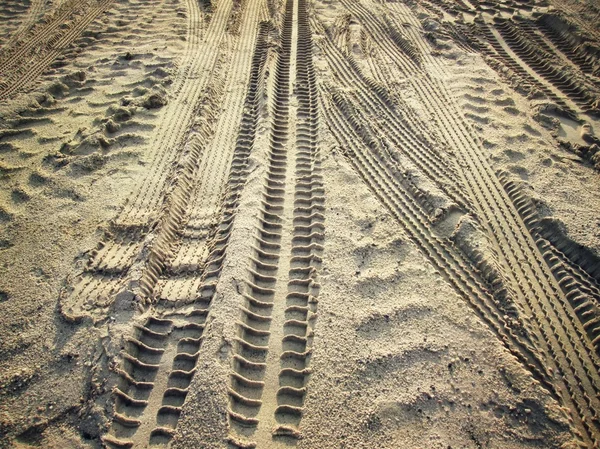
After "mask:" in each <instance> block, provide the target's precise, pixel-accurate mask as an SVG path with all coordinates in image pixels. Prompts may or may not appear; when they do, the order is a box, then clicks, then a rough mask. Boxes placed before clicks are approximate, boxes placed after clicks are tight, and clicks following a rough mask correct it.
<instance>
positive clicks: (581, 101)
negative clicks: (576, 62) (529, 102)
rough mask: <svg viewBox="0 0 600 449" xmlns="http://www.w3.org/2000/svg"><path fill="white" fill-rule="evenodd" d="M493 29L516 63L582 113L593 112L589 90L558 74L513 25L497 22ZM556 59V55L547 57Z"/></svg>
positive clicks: (593, 99) (507, 21) (509, 22)
mask: <svg viewBox="0 0 600 449" xmlns="http://www.w3.org/2000/svg"><path fill="white" fill-rule="evenodd" d="M494 28H495V29H496V30H497V31H498V32H499V34H500V35H501V36H502V39H503V40H504V42H505V43H506V44H507V45H508V47H509V48H510V49H511V50H512V51H513V52H514V54H515V55H516V56H517V57H518V60H517V62H519V60H520V61H522V63H524V64H526V65H527V66H529V67H531V68H532V69H533V71H534V72H535V73H536V74H538V77H541V78H543V80H544V81H545V82H546V83H548V84H549V85H551V86H552V87H553V88H556V89H558V90H559V91H560V92H561V93H562V95H564V96H566V97H568V98H569V99H570V100H571V101H573V102H574V103H575V104H576V105H578V106H579V107H580V108H581V111H583V112H593V111H594V103H595V102H597V101H598V99H597V98H595V97H594V96H593V95H591V93H590V92H589V90H587V89H584V88H583V87H582V86H581V85H580V83H578V82H577V79H576V78H575V79H573V77H572V76H570V75H569V74H564V73H560V72H559V71H558V70H557V68H556V67H554V66H552V65H550V64H549V59H550V58H549V57H547V58H544V57H543V55H542V54H541V52H540V50H539V48H536V47H535V46H533V45H532V44H531V43H530V42H529V41H528V40H527V39H526V38H525V37H524V36H523V35H522V34H521V33H520V32H519V30H518V29H517V28H516V26H515V24H514V23H513V22H511V21H509V20H497V21H496V23H495V25H494ZM549 56H550V57H552V58H556V57H557V55H554V54H551V55H549Z"/></svg>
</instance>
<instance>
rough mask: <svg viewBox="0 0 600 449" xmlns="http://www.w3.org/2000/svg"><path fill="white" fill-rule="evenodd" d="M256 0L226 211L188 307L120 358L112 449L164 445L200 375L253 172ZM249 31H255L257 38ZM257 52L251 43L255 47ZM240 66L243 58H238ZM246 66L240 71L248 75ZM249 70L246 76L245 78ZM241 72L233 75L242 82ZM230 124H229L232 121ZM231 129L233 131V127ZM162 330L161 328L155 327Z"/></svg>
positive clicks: (248, 18) (258, 69)
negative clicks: (212, 308) (212, 311)
mask: <svg viewBox="0 0 600 449" xmlns="http://www.w3.org/2000/svg"><path fill="white" fill-rule="evenodd" d="M256 3H258V2H249V4H248V5H247V8H248V13H245V14H244V15H243V16H244V17H243V19H241V20H242V24H241V28H242V31H241V33H240V35H241V37H240V39H241V40H243V48H239V49H238V52H239V56H240V57H246V56H247V54H248V53H251V54H253V57H252V59H251V68H250V70H249V73H250V80H249V85H248V91H247V94H246V96H245V101H244V102H243V103H244V106H245V109H244V113H243V114H242V112H241V111H240V110H237V109H235V110H234V111H230V113H231V114H235V113H236V112H239V115H238V119H239V118H240V116H241V124H240V127H239V132H238V138H237V143H236V144H235V146H234V149H233V158H232V162H231V166H230V173H229V178H228V181H227V183H226V186H225V194H224V202H223V209H222V211H221V213H220V220H219V224H218V225H217V227H216V228H215V229H214V231H213V232H212V233H211V234H212V236H211V237H210V239H209V240H210V242H211V243H210V245H209V246H208V256H207V257H206V259H205V260H203V261H201V262H200V261H199V262H197V264H198V265H200V266H201V267H202V268H201V269H200V268H198V269H197V270H196V272H195V275H196V276H197V277H198V278H199V287H198V288H197V290H196V291H195V295H194V298H193V299H189V300H188V301H186V302H188V303H189V304H190V305H188V306H186V305H185V302H180V303H178V304H177V308H176V309H175V310H173V311H170V312H164V311H163V313H161V314H158V315H156V316H150V317H149V318H147V319H146V321H145V324H144V325H142V326H137V328H136V329H137V331H136V338H131V339H128V344H129V345H130V346H129V347H128V348H127V349H126V350H125V352H124V354H123V365H122V367H121V368H119V369H118V370H117V374H118V375H119V376H120V382H119V384H118V385H117V387H116V388H115V390H114V400H115V411H114V418H113V423H112V426H111V428H110V431H109V433H108V434H107V435H105V436H104V438H103V441H104V443H105V444H106V445H108V446H109V447H115V448H128V447H138V446H139V447H145V446H146V445H147V444H151V445H153V446H156V445H163V446H164V445H166V444H168V443H169V441H170V440H171V438H172V436H173V434H174V431H175V429H176V427H177V423H178V421H179V417H180V415H181V412H182V407H183V405H184V402H185V400H186V397H187V394H188V392H189V386H190V383H191V381H192V378H193V376H194V373H195V371H196V365H197V363H198V357H199V350H200V345H201V342H202V337H203V331H204V323H205V322H206V319H207V316H208V313H209V310H210V305H211V303H212V300H213V297H214V294H215V292H216V283H217V281H218V279H219V276H220V273H221V270H222V267H223V262H224V260H225V256H226V251H227V246H228V242H229V238H230V236H231V231H232V226H233V221H234V218H235V215H236V211H237V207H238V204H239V198H240V191H241V189H242V187H243V186H244V184H245V182H246V177H247V175H248V159H249V156H250V153H251V150H252V147H253V143H254V137H255V134H256V125H257V121H258V112H259V100H260V96H261V95H262V92H263V82H262V80H263V77H264V66H265V61H266V55H267V52H266V50H267V47H266V39H267V34H268V31H269V25H268V23H266V22H262V23H261V25H260V29H259V30H258V32H256V28H257V27H258V20H257V18H258V17H257V15H258V6H257V4H256ZM252 34H256V37H255V38H253V37H252ZM254 45H255V50H254V52H252V51H251V50H249V49H248V48H246V46H254ZM238 62H239V61H238ZM244 66H245V65H244V63H240V67H239V68H238V69H239V70H240V71H241V73H243V71H244V69H245V67H244ZM247 73H248V72H246V75H247ZM239 76H240V75H239V74H237V73H234V74H233V77H234V78H235V79H236V80H237V78H238V77H239ZM228 121H229V119H228ZM230 131H231V130H230ZM155 327H159V328H160V329H154V328H155Z"/></svg>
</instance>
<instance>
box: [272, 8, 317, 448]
mask: <svg viewBox="0 0 600 449" xmlns="http://www.w3.org/2000/svg"><path fill="white" fill-rule="evenodd" d="M296 71H297V72H296V95H297V98H298V110H297V115H298V122H297V124H296V186H295V195H294V197H295V199H294V210H293V230H292V247H291V259H290V270H289V274H288V279H289V280H288V293H287V296H286V308H285V310H284V319H285V321H284V322H283V337H282V341H281V350H282V352H281V355H280V359H281V365H280V368H281V369H280V371H279V379H278V385H279V389H278V390H277V408H276V409H275V412H274V414H275V426H273V427H274V430H273V431H272V434H273V436H275V437H293V438H300V437H301V433H300V420H301V419H302V414H303V413H304V409H303V405H304V399H305V396H306V392H307V389H306V388H307V387H306V386H307V382H308V376H309V374H310V369H309V363H310V354H311V346H312V336H313V329H314V321H315V318H316V311H317V306H316V304H317V297H318V294H319V289H320V286H319V283H318V279H317V273H318V270H319V268H320V266H321V261H322V259H321V256H322V254H323V244H324V240H325V235H324V230H325V228H324V221H325V218H324V215H323V212H324V210H325V207H324V203H325V195H324V194H325V192H324V189H323V177H322V175H321V163H320V155H319V149H318V143H317V142H318V115H319V112H318V106H317V87H316V75H315V72H314V67H313V64H312V38H311V32H310V26H309V22H308V12H307V8H306V0H298V50H297V60H296Z"/></svg>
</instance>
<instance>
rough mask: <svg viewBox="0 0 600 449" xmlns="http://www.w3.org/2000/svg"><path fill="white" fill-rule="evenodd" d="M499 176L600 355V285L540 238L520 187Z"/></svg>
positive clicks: (537, 224) (534, 218) (535, 216)
mask: <svg viewBox="0 0 600 449" xmlns="http://www.w3.org/2000/svg"><path fill="white" fill-rule="evenodd" d="M499 178H500V180H501V182H502V183H503V184H504V188H505V189H506V192H507V193H508V194H509V196H510V198H511V200H512V201H513V203H514V204H515V206H517V208H518V212H519V214H520V215H521V217H522V219H523V222H524V223H525V224H526V226H527V227H528V229H529V231H530V233H531V235H532V237H533V239H534V240H535V242H536V244H537V247H538V249H539V250H540V252H541V253H542V255H543V257H544V259H545V260H546V263H547V264H548V266H549V267H550V269H551V270H552V273H553V274H554V277H555V278H556V279H557V280H558V283H559V285H560V287H561V289H562V291H563V293H564V295H565V297H566V298H567V300H568V301H569V304H570V305H571V307H572V308H573V310H574V312H575V313H576V315H577V317H578V318H579V321H580V322H581V324H582V326H583V328H584V329H585V331H586V334H587V336H588V338H589V339H590V340H591V342H592V345H593V346H594V348H595V351H596V354H598V355H600V307H599V306H598V304H599V303H600V288H599V286H598V284H597V282H596V281H595V279H593V278H592V277H591V276H589V274H588V273H587V272H586V271H585V270H584V269H583V268H582V267H580V266H579V265H577V264H576V263H574V262H572V261H571V260H570V259H569V258H568V257H567V256H566V255H565V254H563V253H562V252H561V251H560V250H558V249H557V248H556V247H554V245H552V244H551V243H550V242H549V241H548V240H546V239H545V238H543V236H542V235H541V232H540V231H541V224H540V222H539V219H538V217H537V213H536V212H535V209H534V206H533V204H532V202H531V200H528V198H526V197H525V196H524V194H523V192H522V191H521V189H520V188H519V186H518V185H517V184H516V183H515V182H514V181H511V180H510V178H509V175H508V173H504V172H503V173H500V174H499Z"/></svg>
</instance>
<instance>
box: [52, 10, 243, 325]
mask: <svg viewBox="0 0 600 449" xmlns="http://www.w3.org/2000/svg"><path fill="white" fill-rule="evenodd" d="M187 6H188V33H187V39H186V42H187V47H186V50H185V53H184V56H183V60H182V62H181V65H180V66H181V69H180V72H179V74H178V77H177V79H176V80H175V82H174V85H173V86H172V90H173V91H174V92H175V98H174V99H173V100H172V101H171V102H170V103H169V104H168V105H167V107H166V111H165V112H164V119H163V120H162V121H161V124H160V125H159V127H158V128H157V130H156V134H155V135H156V138H155V140H154V141H153V142H152V143H151V145H150V146H149V148H148V151H147V153H146V154H148V157H149V158H150V160H151V162H150V163H151V167H150V169H149V171H148V174H147V176H146V178H145V179H144V181H143V183H142V184H141V185H140V187H139V188H138V190H137V192H136V193H135V194H134V195H133V196H132V198H131V199H130V200H129V201H128V202H127V204H125V206H124V207H123V210H122V211H121V213H120V214H119V216H118V217H117V218H116V219H115V220H114V221H113V222H112V223H111V226H110V228H109V230H108V232H107V233H106V235H105V236H104V239H103V240H102V241H101V242H100V243H99V244H98V247H97V248H96V249H95V250H94V251H92V253H91V257H90V259H89V260H88V262H87V266H86V268H85V271H84V272H83V273H82V274H81V275H80V276H79V277H78V278H77V279H76V280H75V284H74V286H73V291H72V292H71V293H70V295H69V296H68V298H66V299H65V301H64V302H63V304H62V311H63V314H64V315H65V316H67V317H71V318H74V319H78V318H80V317H81V316H85V315H90V314H91V315H93V314H95V313H96V312H97V311H96V309H99V310H100V313H99V318H100V319H101V318H102V317H104V316H105V315H106V311H107V308H108V307H110V306H111V304H112V302H113V301H114V300H115V295H116V294H117V293H118V292H119V291H120V290H122V289H123V288H126V287H127V288H129V289H130V290H131V289H135V288H137V287H138V282H139V269H140V268H142V267H143V266H144V265H145V262H146V259H147V256H148V246H149V245H150V244H151V239H152V238H153V235H150V236H149V232H150V231H151V230H152V229H154V228H155V227H156V226H157V224H158V223H159V220H160V219H161V217H162V216H164V213H165V211H166V212H167V213H168V211H169V208H168V207H165V205H167V206H168V201H166V200H167V199H168V193H169V192H170V190H171V189H170V188H169V184H168V182H169V181H170V179H172V178H173V176H174V174H175V173H176V172H175V173H174V171H175V169H176V167H177V166H176V165H175V164H174V161H177V160H178V158H179V157H181V154H182V151H184V150H185V148H186V147H185V145H184V139H185V138H186V136H187V134H188V133H189V132H190V130H191V128H192V126H191V125H192V120H193V119H194V117H196V116H197V114H196V113H197V112H198V111H199V110H201V105H200V104H199V101H200V99H201V98H206V97H207V95H208V96H210V94H211V91H210V90H207V86H208V85H209V82H211V81H212V82H213V85H214V78H213V77H214V76H215V74H216V73H218V67H219V65H218V61H219V55H220V53H221V43H222V41H223V38H224V36H225V29H226V25H227V22H228V18H229V16H230V12H231V6H232V5H231V0H223V1H222V2H220V3H219V5H218V8H217V9H216V11H215V12H214V13H213V15H212V17H211V22H210V24H209V27H208V29H207V30H206V31H205V33H203V38H202V39H201V38H200V36H199V35H200V31H201V26H202V16H201V13H200V11H199V9H198V5H197V4H195V2H193V1H189V2H188V3H187ZM199 49H202V50H199ZM198 55H200V56H198ZM215 70H217V71H215ZM203 94H204V97H203V96H202V95H203ZM190 163H191V164H193V165H192V168H193V166H194V164H195V165H197V164H198V163H199V161H198V160H197V159H195V160H194V159H192V160H191V161H190ZM191 187H193V186H190V188H191ZM174 211H175V210H174ZM175 212H176V211H175ZM177 213H180V212H177ZM148 240H150V241H148ZM132 270H133V271H134V272H132V273H131V277H134V280H133V284H132V285H130V286H127V285H126V281H127V277H128V275H129V273H130V271H132ZM135 278H137V279H138V280H137V281H136V279H135Z"/></svg>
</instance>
